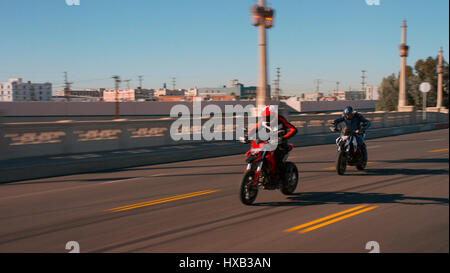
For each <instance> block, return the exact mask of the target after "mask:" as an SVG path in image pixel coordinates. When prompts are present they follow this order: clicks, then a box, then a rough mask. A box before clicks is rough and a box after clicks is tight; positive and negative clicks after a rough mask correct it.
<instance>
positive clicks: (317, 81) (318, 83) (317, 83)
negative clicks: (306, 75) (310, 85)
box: [314, 79, 322, 93]
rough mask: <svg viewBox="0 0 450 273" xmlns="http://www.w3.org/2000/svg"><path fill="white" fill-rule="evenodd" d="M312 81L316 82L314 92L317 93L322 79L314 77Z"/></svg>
mask: <svg viewBox="0 0 450 273" xmlns="http://www.w3.org/2000/svg"><path fill="white" fill-rule="evenodd" d="M314 82H315V83H316V92H317V93H319V90H320V84H321V83H322V80H321V79H316V80H314Z"/></svg>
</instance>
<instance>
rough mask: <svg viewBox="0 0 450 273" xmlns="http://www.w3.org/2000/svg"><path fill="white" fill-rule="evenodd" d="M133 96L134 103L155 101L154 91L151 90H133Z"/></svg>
mask: <svg viewBox="0 0 450 273" xmlns="http://www.w3.org/2000/svg"><path fill="white" fill-rule="evenodd" d="M134 96H135V99H136V101H152V100H156V99H155V90H153V89H141V88H137V89H134Z"/></svg>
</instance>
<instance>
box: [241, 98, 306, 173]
mask: <svg viewBox="0 0 450 273" xmlns="http://www.w3.org/2000/svg"><path fill="white" fill-rule="evenodd" d="M274 118H278V128H277V129H278V133H279V134H278V145H277V148H276V149H275V153H274V156H275V162H276V168H277V170H278V172H277V174H281V175H283V174H284V172H285V170H284V164H283V158H284V156H285V155H286V154H287V152H288V151H289V145H288V139H290V138H292V137H293V136H295V135H296V134H297V128H295V126H294V125H292V124H291V123H289V122H288V121H287V119H286V118H285V117H283V116H282V115H279V114H278V112H277V108H276V107H274V106H273V105H271V106H266V107H265V108H264V110H263V111H262V112H261V114H260V121H259V122H258V123H257V124H256V125H255V126H254V127H253V128H252V129H251V130H250V131H249V132H248V136H254V135H256V133H257V132H258V130H261V129H263V128H268V127H269V126H270V124H271V122H272V120H271V119H274ZM272 126H273V124H272ZM271 128H272V127H271Z"/></svg>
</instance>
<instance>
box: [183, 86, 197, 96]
mask: <svg viewBox="0 0 450 273" xmlns="http://www.w3.org/2000/svg"><path fill="white" fill-rule="evenodd" d="M184 95H185V96H189V97H195V96H198V88H189V89H188V90H186V91H185V92H184Z"/></svg>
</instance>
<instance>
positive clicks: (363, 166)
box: [356, 149, 367, 171]
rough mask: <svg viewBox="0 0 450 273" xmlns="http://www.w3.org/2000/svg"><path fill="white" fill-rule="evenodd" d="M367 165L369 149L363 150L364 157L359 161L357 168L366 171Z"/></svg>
mask: <svg viewBox="0 0 450 273" xmlns="http://www.w3.org/2000/svg"><path fill="white" fill-rule="evenodd" d="M366 166H367V150H366V149H364V150H363V159H362V162H361V163H359V164H358V165H356V169H358V170H360V171H364V169H365V168H366Z"/></svg>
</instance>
